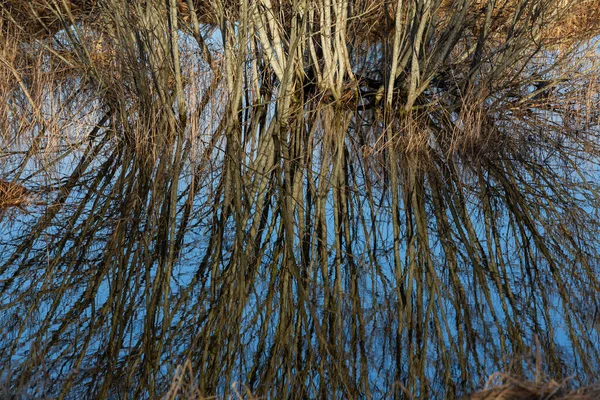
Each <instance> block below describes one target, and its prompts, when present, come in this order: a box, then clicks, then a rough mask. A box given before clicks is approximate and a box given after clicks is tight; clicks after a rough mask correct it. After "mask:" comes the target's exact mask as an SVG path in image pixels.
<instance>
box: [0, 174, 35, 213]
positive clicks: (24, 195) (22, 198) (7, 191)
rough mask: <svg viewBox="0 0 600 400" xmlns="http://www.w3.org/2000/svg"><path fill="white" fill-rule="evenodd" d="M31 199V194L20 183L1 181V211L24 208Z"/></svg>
mask: <svg viewBox="0 0 600 400" xmlns="http://www.w3.org/2000/svg"><path fill="white" fill-rule="evenodd" d="M30 197H31V192H30V191H29V190H28V189H26V188H25V187H23V186H21V185H19V184H18V183H13V182H8V181H5V180H4V179H0V210H1V209H5V208H10V207H24V206H26V205H27V204H28V203H29V201H30Z"/></svg>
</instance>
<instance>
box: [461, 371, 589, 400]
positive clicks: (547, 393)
mask: <svg viewBox="0 0 600 400" xmlns="http://www.w3.org/2000/svg"><path fill="white" fill-rule="evenodd" d="M567 383H568V381H566V380H565V381H563V382H556V381H555V380H552V379H550V380H545V381H541V382H534V381H526V380H521V379H519V378H516V377H513V376H510V375H507V374H503V373H495V374H493V375H491V376H490V378H489V380H488V384H487V385H486V389H484V390H481V391H479V392H475V393H473V394H471V395H469V396H466V397H464V398H463V399H464V400H467V399H469V400H509V399H514V400H526V399H531V400H533V399H547V400H559V399H560V400H595V399H600V384H596V385H592V386H588V387H584V388H580V389H577V390H569V389H568V386H567Z"/></svg>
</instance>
